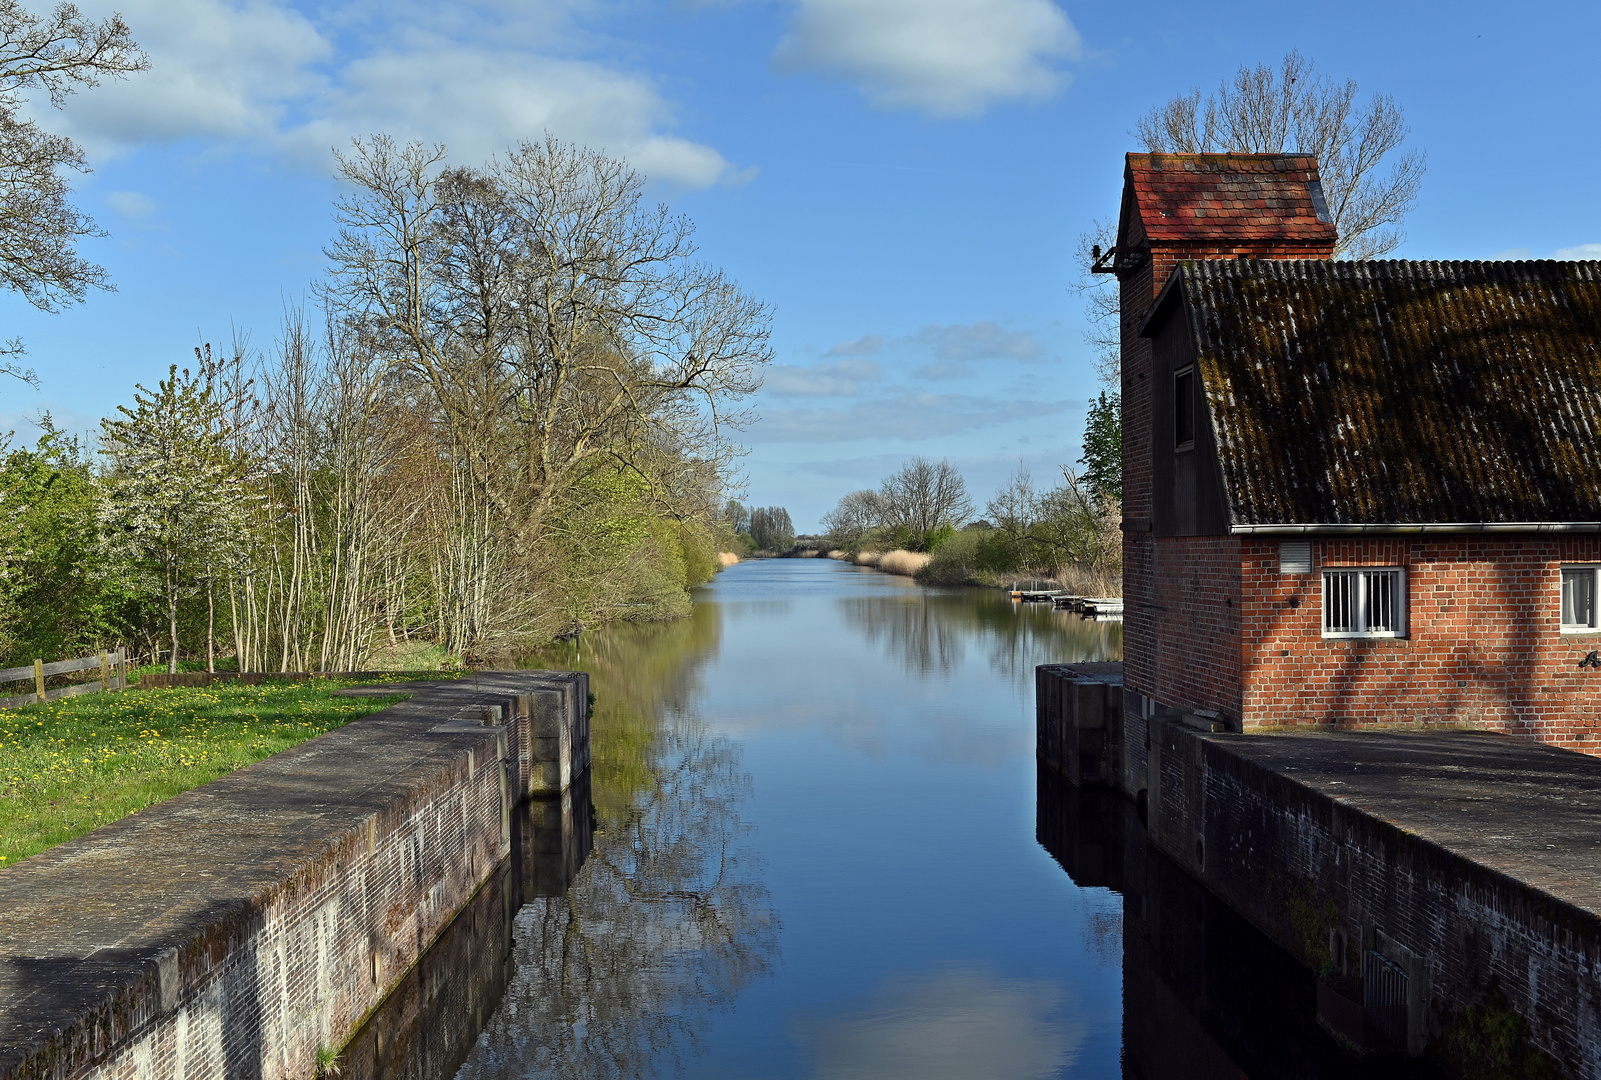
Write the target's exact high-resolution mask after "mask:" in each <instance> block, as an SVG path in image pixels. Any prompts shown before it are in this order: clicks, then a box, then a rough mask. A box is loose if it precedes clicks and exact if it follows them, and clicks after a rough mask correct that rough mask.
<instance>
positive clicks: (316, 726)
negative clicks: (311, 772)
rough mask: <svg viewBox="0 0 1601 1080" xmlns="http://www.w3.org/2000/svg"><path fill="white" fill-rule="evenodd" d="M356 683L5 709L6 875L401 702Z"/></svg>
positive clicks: (89, 699)
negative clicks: (358, 691)
mask: <svg viewBox="0 0 1601 1080" xmlns="http://www.w3.org/2000/svg"><path fill="white" fill-rule="evenodd" d="M350 685H354V684H353V683H350V682H335V681H331V680H316V681H309V680H308V681H295V682H270V683H263V684H262V685H259V686H244V685H238V684H232V685H218V686H211V687H204V688H201V687H197V688H192V689H191V688H184V689H161V690H151V689H142V690H127V691H119V692H115V693H109V692H100V693H95V694H85V695H82V696H79V697H71V698H62V699H60V700H58V701H52V702H47V703H44V704H37V705H27V706H24V707H22V708H19V709H6V710H0V871H3V870H5V869H6V868H10V867H14V866H15V865H16V864H17V863H18V862H20V861H21V860H23V859H26V858H28V857H30V856H32V855H36V854H38V853H39V852H41V851H45V850H48V849H49V848H51V847H54V846H55V845H57V844H60V843H63V842H64V841H67V840H71V839H73V838H74V837H78V836H82V835H83V834H84V833H87V832H89V831H90V830H91V829H96V828H99V827H100V826H102V825H106V824H109V823H111V822H114V821H117V820H119V819H121V818H124V817H126V816H127V815H129V814H131V813H134V812H135V811H138V810H142V809H144V808H145V807H147V806H150V805H152V804H154V803H158V802H160V801H162V800H163V799H168V798H171V797H172V796H174V795H177V794H179V793H181V792H184V791H188V790H190V789H191V788H195V787H199V786H200V785H201V784H205V783H208V782H210V781H212V780H215V779H217V778H218V777H219V776H224V775H226V774H228V773H231V772H233V771H235V770H237V769H240V768H244V767H245V766H248V765H251V764H254V763H255V762H257V761H261V760H262V759H264V758H269V757H271V756H273V755H274V754H277V753H280V752H281V751H284V750H287V749H289V748H290V747H292V746H295V745H298V744H299V743H302V742H305V741H306V740H307V739H311V738H314V737H316V736H318V735H321V734H323V733H324V732H327V731H332V730H333V729H335V728H339V727H343V726H344V725H345V724H347V723H349V722H350V721H352V720H357V719H360V718H361V717H363V716H368V715H370V714H372V713H374V712H377V711H378V710H380V709H383V708H385V707H387V706H388V705H391V704H394V703H395V702H396V701H398V700H400V698H399V697H398V696H391V697H384V698H378V699H362V698H348V697H339V696H336V691H337V690H338V689H339V688H340V687H343V686H350Z"/></svg>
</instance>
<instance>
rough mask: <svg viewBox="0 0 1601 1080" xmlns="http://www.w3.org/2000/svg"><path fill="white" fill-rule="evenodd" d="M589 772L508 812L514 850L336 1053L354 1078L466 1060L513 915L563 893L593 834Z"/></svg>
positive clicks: (499, 989)
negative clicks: (536, 901)
mask: <svg viewBox="0 0 1601 1080" xmlns="http://www.w3.org/2000/svg"><path fill="white" fill-rule="evenodd" d="M593 821H594V808H593V806H592V805H591V803H590V775H589V773H588V772H587V771H586V772H584V773H582V774H580V775H579V776H578V777H576V778H574V780H573V782H572V783H571V785H569V786H568V788H567V789H566V790H565V791H563V792H562V793H561V794H560V795H558V796H550V797H546V798H534V799H529V800H527V801H526V802H524V803H523V804H522V806H520V807H518V808H517V810H516V811H514V812H513V815H512V820H511V831H512V844H511V850H512V856H511V858H509V859H507V860H506V861H505V863H504V864H503V865H502V867H501V869H500V872H499V873H496V874H493V875H491V877H490V878H489V880H488V881H487V882H485V883H484V885H483V887H482V888H480V889H479V890H478V893H477V894H476V895H475V896H474V897H473V898H472V899H471V900H470V901H468V903H467V905H466V906H465V907H463V908H462V909H461V911H460V912H458V913H457V915H456V918H455V919H454V920H453V921H452V922H451V924H450V926H449V927H447V928H446V929H445V932H444V933H443V934H441V935H440V936H439V938H438V939H437V940H436V941H435V942H434V944H433V945H432V946H430V947H429V949H428V951H427V952H425V953H424V954H423V955H422V958H421V959H420V960H418V962H417V965H416V966H415V967H414V968H412V970H411V971H410V972H409V973H408V974H407V975H406V977H405V978H404V979H403V980H402V981H401V983H400V985H399V986H397V987H396V988H395V989H394V990H393V991H392V992H391V993H390V995H389V996H388V997H387V998H385V999H384V1001H383V1003H382V1004H380V1005H379V1006H378V1008H377V1009H376V1010H375V1011H374V1012H373V1014H372V1016H371V1017H369V1018H368V1020H367V1022H366V1023H365V1024H364V1025H363V1026H362V1028H361V1030H360V1031H358V1032H357V1033H356V1035H355V1037H354V1038H353V1039H352V1040H351V1041H350V1043H349V1044H348V1045H347V1046H346V1047H345V1049H344V1052H343V1053H342V1055H341V1062H340V1075H341V1076H343V1077H347V1078H350V1080H369V1078H370V1080H434V1078H436V1077H441V1076H449V1075H451V1074H452V1073H454V1072H455V1071H456V1069H457V1068H458V1067H459V1066H460V1065H461V1063H462V1061H463V1060H465V1059H466V1057H467V1054H468V1052H469V1051H470V1050H471V1049H472V1046H473V1043H474V1042H475V1041H476V1040H477V1038H478V1033H479V1032H480V1031H481V1030H483V1026H484V1023H485V1021H487V1020H488V1019H489V1017H490V1016H491V1014H493V1013H494V1011H495V1009H496V1007H497V1006H498V1005H499V1004H500V1001H501V998H502V996H503V995H504V993H505V991H506V986H507V982H508V980H509V979H511V978H512V973H513V972H512V959H511V952H512V920H513V919H514V917H515V916H516V914H517V911H518V909H519V908H521V907H522V906H523V905H524V904H526V903H528V902H529V901H531V900H533V899H535V898H537V897H548V896H560V895H561V894H562V893H563V892H564V891H565V890H566V889H567V887H568V886H569V885H570V884H571V883H572V881H573V879H574V877H576V875H577V873H578V871H579V869H580V868H581V867H582V866H583V864H584V858H585V856H586V855H588V853H589V850H590V844H591V842H592V840H593Z"/></svg>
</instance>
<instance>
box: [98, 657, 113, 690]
mask: <svg viewBox="0 0 1601 1080" xmlns="http://www.w3.org/2000/svg"><path fill="white" fill-rule="evenodd" d="M110 666H111V665H110V664H109V663H107V657H106V654H105V653H101V654H100V689H101V691H102V692H104V691H106V690H110V689H111V680H110V678H109V676H110V674H111V673H110V672H109V671H108V670H107V668H109V667H110Z"/></svg>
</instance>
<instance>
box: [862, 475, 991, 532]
mask: <svg viewBox="0 0 1601 1080" xmlns="http://www.w3.org/2000/svg"><path fill="white" fill-rule="evenodd" d="M879 499H880V500H881V501H882V503H883V507H884V524H886V525H889V526H891V527H892V528H893V527H899V528H904V529H909V530H911V531H913V532H916V533H919V534H921V535H923V536H927V535H928V534H929V533H931V532H933V531H935V530H936V529H939V528H942V527H944V526H947V525H949V526H952V527H960V526H962V525H964V524H965V523H966V522H967V520H968V519H969V518H971V517H972V516H973V503H972V501H971V500H969V499H968V497H967V485H966V483H965V482H963V480H962V474H961V473H959V472H957V471H956V466H954V465H952V464H951V463H950V460H949V459H942V460H940V461H933V460H931V459H929V458H926V457H914V458H910V459H908V460H907V461H906V462H905V463H904V464H903V465H901V467H900V469H899V470H897V471H896V472H895V473H894V474H893V475H892V476H890V477H888V478H886V479H885V480H884V483H883V484H882V486H881V487H880V488H879Z"/></svg>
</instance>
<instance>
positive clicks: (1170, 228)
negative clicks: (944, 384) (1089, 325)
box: [1103, 154, 1601, 765]
mask: <svg viewBox="0 0 1601 1080" xmlns="http://www.w3.org/2000/svg"><path fill="white" fill-rule="evenodd" d="M1335 239H1336V237H1335V230H1334V226H1333V225H1332V224H1331V218H1330V214H1329V212H1328V209H1327V206H1326V204H1325V201H1324V197H1323V193H1322V189H1321V185H1320V183H1319V180H1318V172H1317V163H1316V161H1315V160H1314V159H1312V158H1310V157H1304V156H1296V155H1237V154H1228V155H1224V154H1203V155H1158V154H1130V155H1129V156H1128V159H1127V167H1126V171H1125V184H1124V193H1123V204H1122V212H1121V217H1120V221H1119V225H1118V239H1117V246H1116V248H1115V249H1114V250H1113V251H1112V252H1111V253H1109V255H1108V256H1107V258H1106V259H1104V260H1103V262H1104V263H1105V266H1104V268H1105V269H1108V270H1111V271H1113V272H1115V273H1116V274H1117V277H1118V280H1119V284H1120V289H1121V302H1122V361H1123V388H1122V389H1123V492H1124V506H1123V514H1124V526H1123V527H1124V549H1123V551H1124V602H1125V616H1124V617H1125V637H1124V653H1125V672H1124V678H1125V686H1126V690H1127V697H1126V713H1125V715H1126V716H1127V722H1128V723H1129V724H1130V725H1131V727H1133V726H1138V725H1139V724H1141V723H1142V722H1143V721H1145V720H1147V719H1148V718H1150V717H1152V716H1156V715H1171V714H1174V713H1188V714H1196V715H1200V716H1202V717H1206V718H1208V719H1215V720H1216V721H1218V722H1221V723H1223V724H1225V725H1226V726H1228V727H1229V728H1231V729H1233V730H1252V729H1260V728H1264V727H1275V726H1287V725H1305V724H1314V723H1315V724H1338V725H1386V726H1390V725H1416V724H1446V725H1453V726H1471V727H1480V728H1489V729H1493V730H1498V731H1506V732H1513V733H1519V734H1525V735H1532V736H1534V737H1536V738H1538V739H1540V740H1542V741H1545V742H1550V743H1554V744H1558V745H1563V746H1568V747H1572V748H1574V749H1580V750H1586V751H1590V752H1601V661H1598V660H1597V658H1596V656H1597V654H1596V652H1595V650H1597V649H1601V633H1598V632H1597V631H1598V619H1597V615H1598V607H1601V588H1598V584H1601V582H1598V574H1601V264H1598V263H1553V262H1517V263H1513V262H1506V263H1460V262H1400V261H1385V262H1351V261H1335V260H1334V259H1333V253H1334V246H1335ZM1131 734H1132V732H1131ZM1130 764H1131V765H1132V764H1134V763H1132V762H1131V763H1130Z"/></svg>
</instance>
